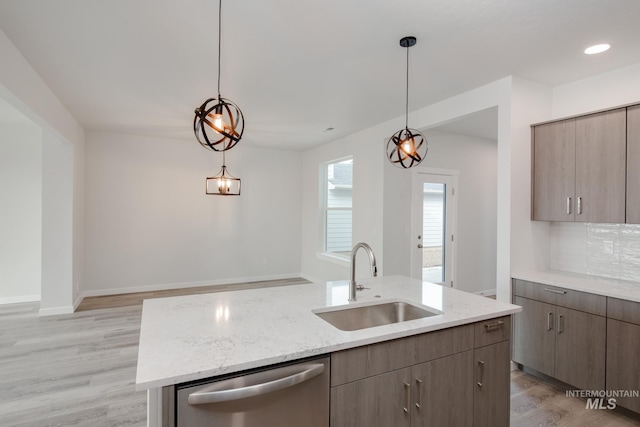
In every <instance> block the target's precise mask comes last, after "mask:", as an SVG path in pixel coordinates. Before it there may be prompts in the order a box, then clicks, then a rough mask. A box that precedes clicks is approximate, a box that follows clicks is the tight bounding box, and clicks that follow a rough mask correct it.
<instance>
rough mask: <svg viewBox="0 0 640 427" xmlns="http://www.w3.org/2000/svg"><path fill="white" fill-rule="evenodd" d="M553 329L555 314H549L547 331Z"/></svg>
mask: <svg viewBox="0 0 640 427" xmlns="http://www.w3.org/2000/svg"><path fill="white" fill-rule="evenodd" d="M552 329H553V313H547V331H550V330H552Z"/></svg>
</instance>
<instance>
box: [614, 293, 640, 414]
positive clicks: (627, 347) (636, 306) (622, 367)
mask: <svg viewBox="0 0 640 427" xmlns="http://www.w3.org/2000/svg"><path fill="white" fill-rule="evenodd" d="M607 303H608V304H607V307H608V317H609V318H608V319H607V390H638V389H639V388H640V364H638V355H639V354H640V303H636V302H632V301H624V300H619V299H616V298H608V301H607ZM616 404H617V405H620V406H623V407H625V408H627V409H630V410H632V411H635V412H639V413H640V397H631V396H621V397H616Z"/></svg>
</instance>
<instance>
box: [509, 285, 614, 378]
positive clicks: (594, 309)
mask: <svg viewBox="0 0 640 427" xmlns="http://www.w3.org/2000/svg"><path fill="white" fill-rule="evenodd" d="M514 295H515V299H514V301H515V304H517V305H521V306H522V312H521V313H517V314H516V315H515V316H514V338H513V343H514V346H513V360H514V361H515V362H517V363H520V364H522V365H524V366H527V367H529V368H531V369H535V370H536V371H539V372H541V373H543V374H546V375H549V376H552V377H554V378H557V379H559V380H561V381H563V382H565V383H567V384H571V385H572V386H574V387H577V388H580V389H584V390H602V389H604V386H605V366H606V365H605V346H606V318H605V317H604V315H605V314H606V297H602V296H599V295H593V294H588V293H584V292H577V291H571V290H567V289H562V288H557V287H553V286H544V285H540V284H537V283H532V282H526V281H521V280H515V281H514ZM533 298H535V299H533Z"/></svg>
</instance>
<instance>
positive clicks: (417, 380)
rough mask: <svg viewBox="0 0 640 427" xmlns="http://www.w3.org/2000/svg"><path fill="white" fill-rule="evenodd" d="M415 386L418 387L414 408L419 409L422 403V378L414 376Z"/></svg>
mask: <svg viewBox="0 0 640 427" xmlns="http://www.w3.org/2000/svg"><path fill="white" fill-rule="evenodd" d="M416 386H417V387H418V401H417V402H416V408H418V409H420V405H421V404H422V380H421V379H419V378H416Z"/></svg>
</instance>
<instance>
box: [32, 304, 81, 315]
mask: <svg viewBox="0 0 640 427" xmlns="http://www.w3.org/2000/svg"><path fill="white" fill-rule="evenodd" d="M73 312H74V309H73V306H72V305H67V306H61V307H52V308H40V311H39V312H38V316H57V315H59V314H73Z"/></svg>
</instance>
